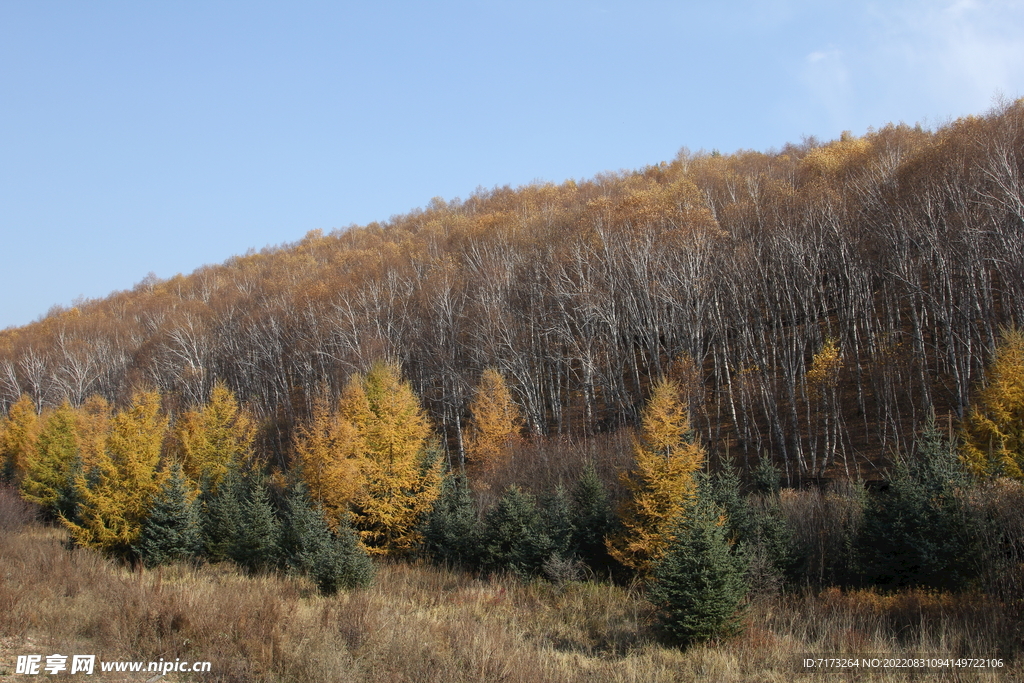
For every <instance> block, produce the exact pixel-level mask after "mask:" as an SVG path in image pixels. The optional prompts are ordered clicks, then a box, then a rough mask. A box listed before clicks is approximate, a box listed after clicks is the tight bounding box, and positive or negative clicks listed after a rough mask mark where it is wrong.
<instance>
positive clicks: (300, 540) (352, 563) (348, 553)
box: [281, 481, 374, 595]
mask: <svg viewBox="0 0 1024 683" xmlns="http://www.w3.org/2000/svg"><path fill="white" fill-rule="evenodd" d="M281 551H282V556H283V558H284V561H285V564H286V565H287V566H288V568H289V569H290V570H291V571H294V572H298V573H301V574H306V575H308V576H309V577H310V578H312V579H313V581H314V582H316V584H317V587H318V588H319V589H320V592H321V593H323V594H325V595H331V594H334V593H336V592H337V591H339V590H342V589H348V588H357V587H361V586H366V585H369V583H370V581H372V579H373V571H374V570H373V563H372V562H371V560H370V556H369V555H368V554H367V553H366V550H365V549H364V548H363V547H362V546H361V545H360V544H359V540H358V539H357V538H356V535H355V532H353V530H352V528H351V526H349V524H348V523H347V521H342V522H341V523H339V525H338V529H337V531H332V530H331V529H330V527H329V526H328V525H327V521H326V519H325V517H324V512H323V510H322V509H321V508H320V507H319V506H318V505H316V504H315V503H314V502H313V501H312V500H311V499H310V497H309V494H308V492H307V490H306V487H305V484H304V483H302V482H301V481H300V482H298V483H297V484H295V485H293V486H292V489H291V491H290V492H289V494H288V498H287V500H286V504H285V511H284V520H283V523H282V533H281Z"/></svg>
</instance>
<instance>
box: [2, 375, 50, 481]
mask: <svg viewBox="0 0 1024 683" xmlns="http://www.w3.org/2000/svg"><path fill="white" fill-rule="evenodd" d="M39 422H40V420H39V416H38V415H37V414H36V406H35V403H33V401H32V399H31V398H30V397H29V395H28V394H22V395H21V398H19V399H18V400H17V401H15V402H14V404H13V405H12V406H11V407H10V409H9V410H8V411H7V417H5V418H3V419H2V420H0V456H2V458H0V465H2V468H3V471H2V472H0V474H3V476H5V477H6V478H8V479H10V480H12V481H13V482H15V483H17V482H20V481H21V478H22V476H24V474H25V468H26V467H27V466H28V462H29V461H30V460H31V459H32V457H33V455H34V452H35V447H36V437H37V436H38V433H39V427H40V424H39Z"/></svg>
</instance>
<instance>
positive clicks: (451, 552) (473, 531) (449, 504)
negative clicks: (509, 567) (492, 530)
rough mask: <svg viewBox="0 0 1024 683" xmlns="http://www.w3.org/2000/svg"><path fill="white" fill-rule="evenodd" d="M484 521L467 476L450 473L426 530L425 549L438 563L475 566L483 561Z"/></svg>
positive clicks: (454, 565) (424, 537) (424, 533)
mask: <svg viewBox="0 0 1024 683" xmlns="http://www.w3.org/2000/svg"><path fill="white" fill-rule="evenodd" d="M479 540H480V524H479V521H478V517H477V512H476V506H475V505H474V503H473V497H472V495H471V494H470V492H469V484H468V482H467V481H466V477H465V476H463V475H461V474H449V475H448V476H446V477H445V478H444V481H443V483H442V485H441V496H440V497H439V498H438V499H437V500H436V501H435V502H434V507H433V508H432V509H431V511H430V514H429V515H428V517H427V522H426V525H425V526H424V529H423V541H424V550H425V552H426V554H427V556H428V557H429V558H430V559H431V560H432V561H434V562H436V563H438V564H446V565H449V566H453V567H464V568H467V569H471V568H475V567H476V566H478V564H479V561H480V551H479V547H478V545H479Z"/></svg>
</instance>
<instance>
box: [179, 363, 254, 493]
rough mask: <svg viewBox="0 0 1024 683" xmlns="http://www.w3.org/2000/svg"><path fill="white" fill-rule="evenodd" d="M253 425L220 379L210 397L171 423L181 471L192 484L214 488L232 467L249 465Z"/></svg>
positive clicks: (251, 452)
mask: <svg viewBox="0 0 1024 683" xmlns="http://www.w3.org/2000/svg"><path fill="white" fill-rule="evenodd" d="M255 436H256V428H255V425H254V424H253V421H252V418H250V417H249V416H248V415H247V414H246V412H245V411H244V410H243V409H242V408H241V406H239V404H238V400H237V399H236V398H235V394H234V393H233V392H232V391H231V390H230V389H228V387H227V385H226V384H224V383H223V382H217V383H216V384H214V385H213V390H212V391H211V392H210V400H209V401H207V402H206V404H205V405H203V406H202V407H200V408H197V409H193V410H189V411H187V412H186V413H185V414H184V415H182V416H181V418H179V419H178V421H177V424H176V425H175V437H176V438H175V440H176V442H177V447H178V450H179V452H180V455H181V460H182V466H183V469H184V471H185V474H186V475H187V476H188V477H189V478H190V479H191V480H192V481H193V482H194V483H196V484H203V483H204V482H205V483H206V485H208V486H211V487H213V488H214V489H216V487H217V486H218V485H219V484H220V481H221V479H223V478H224V475H226V474H227V472H228V470H229V469H230V468H232V467H237V468H239V470H241V469H242V468H243V467H244V466H246V465H250V464H251V460H252V455H253V449H252V445H253V440H254V439H255Z"/></svg>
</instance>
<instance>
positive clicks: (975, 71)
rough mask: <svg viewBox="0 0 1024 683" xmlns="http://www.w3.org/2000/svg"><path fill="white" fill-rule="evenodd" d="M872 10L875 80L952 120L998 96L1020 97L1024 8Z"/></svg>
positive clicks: (983, 3) (970, 3)
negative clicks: (942, 111) (938, 109)
mask: <svg viewBox="0 0 1024 683" xmlns="http://www.w3.org/2000/svg"><path fill="white" fill-rule="evenodd" d="M872 10H873V11H872V15H873V19H874V25H875V26H876V27H877V28H878V29H879V30H878V33H877V34H876V40H875V41H874V44H873V46H871V48H869V49H870V52H869V53H868V54H866V55H865V58H866V61H867V64H866V65H865V66H868V67H869V69H870V72H871V73H870V74H869V75H867V77H868V78H870V79H871V80H872V81H876V82H885V81H893V82H891V83H890V87H891V88H898V89H902V90H903V92H904V95H905V96H908V97H913V98H917V99H926V100H929V101H932V102H934V103H935V106H939V107H943V108H946V109H947V111H948V112H949V113H951V114H952V113H967V112H976V111H980V110H983V109H984V108H986V107H987V106H988V105H990V104H991V101H992V98H993V96H994V95H996V94H997V93H999V94H1003V95H1005V96H1007V97H1019V96H1021V95H1024V2H1020V1H1006V0H955V1H953V2H934V1H927V0H916V1H915V2H910V3H904V4H887V5H885V6H884V7H879V6H875V7H873V8H872Z"/></svg>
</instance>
